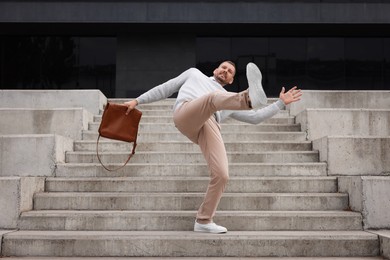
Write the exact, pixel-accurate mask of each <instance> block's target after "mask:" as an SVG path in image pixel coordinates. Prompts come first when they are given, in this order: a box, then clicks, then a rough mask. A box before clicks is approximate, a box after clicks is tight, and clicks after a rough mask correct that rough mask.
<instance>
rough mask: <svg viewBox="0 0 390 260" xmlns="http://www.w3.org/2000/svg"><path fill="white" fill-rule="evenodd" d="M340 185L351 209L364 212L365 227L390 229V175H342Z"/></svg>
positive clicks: (339, 180)
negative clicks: (348, 197) (347, 195)
mask: <svg viewBox="0 0 390 260" xmlns="http://www.w3.org/2000/svg"><path fill="white" fill-rule="evenodd" d="M338 186H339V191H340V192H347V193H348V194H349V196H350V201H349V205H350V207H351V210H353V211H358V212H362V215H363V226H364V228H365V229H390V176H342V177H339V178H338Z"/></svg>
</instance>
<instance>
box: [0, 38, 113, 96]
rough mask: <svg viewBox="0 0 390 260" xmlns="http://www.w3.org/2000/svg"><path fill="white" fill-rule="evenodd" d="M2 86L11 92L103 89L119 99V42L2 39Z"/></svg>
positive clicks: (108, 94)
mask: <svg viewBox="0 0 390 260" xmlns="http://www.w3.org/2000/svg"><path fill="white" fill-rule="evenodd" d="M0 40H1V56H0V58H1V59H0V77H1V79H0V84H1V88H10V89H74V88H76V89H80V88H81V89H88V88H91V89H92V88H93V89H100V90H101V91H102V92H103V93H104V94H105V95H106V96H108V97H114V95H115V63H116V38H96V37H90V38H86V37H84V38H83V37H55V36H47V37H44V36H39V37H37V36H31V37H29V36H22V37H1V38H0Z"/></svg>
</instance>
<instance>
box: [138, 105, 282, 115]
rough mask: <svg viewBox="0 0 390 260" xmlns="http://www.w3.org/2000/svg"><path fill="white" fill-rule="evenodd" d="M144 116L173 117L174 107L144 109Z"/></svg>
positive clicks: (142, 110)
mask: <svg viewBox="0 0 390 260" xmlns="http://www.w3.org/2000/svg"><path fill="white" fill-rule="evenodd" d="M140 111H141V112H142V115H143V116H173V107H172V108H170V107H167V108H162V109H157V108H155V107H153V108H148V107H146V108H142V109H140ZM275 116H277V117H289V116H290V112H289V111H287V110H281V111H279V113H278V114H277V115H275Z"/></svg>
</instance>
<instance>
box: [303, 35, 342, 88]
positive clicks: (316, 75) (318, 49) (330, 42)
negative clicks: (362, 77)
mask: <svg viewBox="0 0 390 260" xmlns="http://www.w3.org/2000/svg"><path fill="white" fill-rule="evenodd" d="M344 56H345V54H344V39H343V38H308V41H307V84H308V87H309V88H310V89H345V62H344Z"/></svg>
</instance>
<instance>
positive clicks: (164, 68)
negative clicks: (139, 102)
mask: <svg viewBox="0 0 390 260" xmlns="http://www.w3.org/2000/svg"><path fill="white" fill-rule="evenodd" d="M191 67H195V36H194V35H178V34H172V35H170V34H161V35H156V34H153V35H139V34H135V35H131V36H120V37H118V40H117V64H116V96H117V97H137V96H138V95H140V94H142V93H144V92H146V91H147V90H149V89H151V88H153V87H155V86H157V85H159V84H162V83H164V82H166V81H168V80H170V79H171V78H174V77H177V76H178V75H179V74H181V73H182V72H183V71H184V70H186V69H188V68H191Z"/></svg>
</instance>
